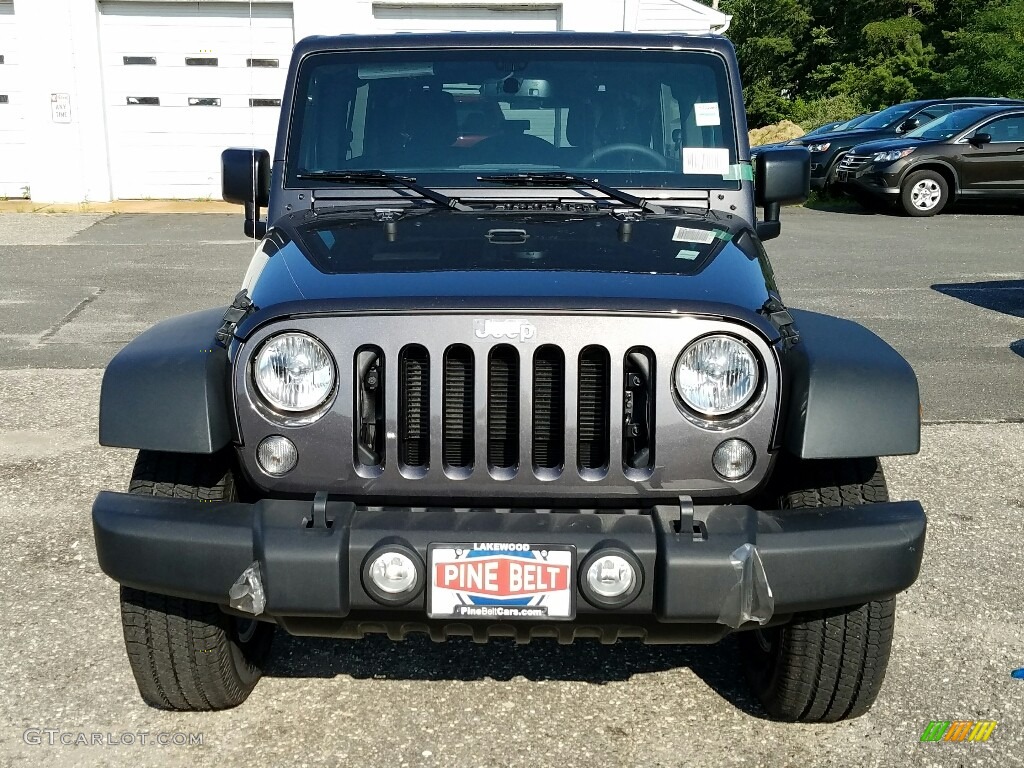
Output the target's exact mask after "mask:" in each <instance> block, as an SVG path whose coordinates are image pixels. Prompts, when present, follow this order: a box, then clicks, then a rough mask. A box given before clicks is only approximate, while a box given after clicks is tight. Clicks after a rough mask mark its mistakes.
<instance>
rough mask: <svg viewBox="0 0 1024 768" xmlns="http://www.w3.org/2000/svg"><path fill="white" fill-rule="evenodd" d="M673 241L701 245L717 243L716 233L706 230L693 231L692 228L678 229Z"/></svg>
mask: <svg viewBox="0 0 1024 768" xmlns="http://www.w3.org/2000/svg"><path fill="white" fill-rule="evenodd" d="M672 239H673V240H675V241H676V242H677V243H701V244H703V245H711V244H712V243H713V242H715V233H714V232H709V231H708V230H706V229H692V228H690V227H676V231H675V234H674V235H672Z"/></svg>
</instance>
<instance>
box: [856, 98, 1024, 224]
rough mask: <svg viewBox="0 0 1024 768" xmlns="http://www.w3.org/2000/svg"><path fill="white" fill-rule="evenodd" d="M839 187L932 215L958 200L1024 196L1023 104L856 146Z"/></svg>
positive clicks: (952, 117) (973, 112)
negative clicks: (950, 202)
mask: <svg viewBox="0 0 1024 768" xmlns="http://www.w3.org/2000/svg"><path fill="white" fill-rule="evenodd" d="M836 184H837V186H838V187H839V188H841V189H843V190H844V191H848V192H849V193H850V194H851V195H852V196H853V197H855V198H858V199H859V200H861V201H863V202H864V203H865V204H867V205H869V206H870V204H871V202H872V201H887V202H893V201H899V203H900V205H901V206H902V208H903V210H904V211H906V212H907V213H908V214H909V215H911V216H934V215H935V214H937V213H939V212H940V211H941V210H942V209H943V208H944V207H945V205H946V203H948V202H949V201H951V200H956V199H959V198H986V199H1022V198H1024V105H1022V106H1020V107H974V108H971V109H963V110H959V111H957V112H951V113H949V114H947V115H946V116H945V117H940V118H938V119H937V120H934V121H932V122H930V123H928V124H926V125H923V126H921V127H920V128H917V129H915V130H913V131H910V132H908V133H907V134H905V135H904V136H902V137H900V138H898V139H888V140H886V141H872V142H867V143H865V144H858V145H857V146H855V147H854V148H853V149H851V150H850V151H849V152H848V153H847V154H846V156H845V157H843V159H842V160H841V161H840V163H839V168H838V170H837V171H836Z"/></svg>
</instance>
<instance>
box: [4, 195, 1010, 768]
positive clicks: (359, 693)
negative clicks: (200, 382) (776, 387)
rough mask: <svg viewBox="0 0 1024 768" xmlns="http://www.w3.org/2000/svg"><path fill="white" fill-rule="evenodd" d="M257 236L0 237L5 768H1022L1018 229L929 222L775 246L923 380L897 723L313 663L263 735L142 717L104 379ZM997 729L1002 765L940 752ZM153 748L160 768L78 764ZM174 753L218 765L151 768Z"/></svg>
mask: <svg viewBox="0 0 1024 768" xmlns="http://www.w3.org/2000/svg"><path fill="white" fill-rule="evenodd" d="M240 231H241V221H240V218H238V217H231V216H219V215H205V216H199V215H195V216H185V215H182V216H170V215H157V216H147V215H134V216H114V217H102V216H87V215H73V216H72V215H69V216H31V215H24V216H22V215H15V214H10V215H4V216H0V288H2V292H0V414H2V421H0V525H2V527H3V536H0V595H2V596H3V605H4V607H5V610H6V613H7V617H8V618H7V623H6V627H4V628H3V629H0V658H2V659H3V660H4V661H5V663H4V664H3V665H2V666H0V701H2V702H4V705H3V706H2V707H0V765H5V766H6V765H25V766H29V765H32V766H34V765H43V764H46V765H150V764H167V765H174V766H195V765H202V764H217V765H225V766H230V765H264V764H265V765H295V766H299V765H353V766H370V765H374V766H375V765H387V766H398V765H439V766H449V765H452V766H463V765H465V766H484V765H495V766H497V765H502V766H504V765H523V766H546V765H555V764H558V765H565V766H573V765H588V766H606V765H607V766H619V765H630V766H632V765H636V766H641V765H642V766H674V765H689V766H704V765H706V766H721V765H737V766H739V765H746V766H760V765H771V766H774V765H801V766H807V765H835V766H846V765H897V764H902V765H942V766H947V765H948V766H960V765H991V766H1010V765H1024V681H1021V680H1013V679H1011V678H1010V670H1011V669H1013V668H1016V667H1022V666H1024V633H1022V631H1021V619H1022V616H1024V575H1022V574H1024V556H1022V554H1021V542H1022V539H1024V479H1022V474H1024V473H1022V470H1024V459H1022V457H1021V453H1020V451H1021V446H1022V445H1024V397H1022V386H1021V385H1022V381H1024V259H1022V257H1021V252H1022V250H1021V232H1022V231H1024V230H1022V219H1021V217H1020V216H1011V215H1001V214H992V215H989V214H985V213H971V214H969V215H961V214H957V215H946V216H941V217H938V218H935V219H928V220H912V219H904V218H897V217H888V216H862V215H856V214H850V213H827V212H822V211H811V210H803V209H800V210H787V211H786V212H785V213H784V228H783V232H784V234H783V236H782V237H781V238H779V239H778V240H775V241H773V242H771V243H769V244H768V245H769V252H770V254H771V256H772V259H773V263H774V265H775V269H776V272H777V273H778V277H779V281H780V283H781V285H782V287H783V295H784V297H785V298H786V300H787V302H788V303H790V304H791V305H793V306H800V307H805V308H809V309H816V310H820V311H826V312H833V313H836V314H841V315H845V316H847V317H851V318H854V319H857V320H859V321H861V322H863V323H865V324H866V325H868V326H869V327H871V328H873V329H874V330H875V331H876V332H878V333H879V334H881V335H882V336H883V337H884V338H886V339H887V340H889V341H890V342H891V343H892V344H894V345H895V346H896V347H897V348H898V349H899V350H900V351H901V352H903V353H904V354H905V355H906V356H907V357H908V358H909V359H910V360H911V362H912V363H913V364H914V366H915V368H916V370H917V372H918V375H919V377H920V379H921V385H922V393H923V400H924V413H925V419H926V421H927V422H928V424H927V426H926V427H925V431H924V444H923V450H922V453H921V455H919V456H917V457H911V458H901V459H895V460H890V461H887V463H886V470H887V472H888V475H889V480H890V487H891V491H892V493H893V495H894V497H897V498H920V499H921V500H922V501H923V502H924V504H925V507H926V509H927V511H928V513H929V515H930V524H931V525H930V531H929V540H928V547H927V550H926V557H925V565H924V569H923V573H922V576H921V579H920V581H919V582H918V584H916V585H915V586H914V587H913V588H912V589H911V590H910V591H909V592H908V593H907V594H906V595H905V596H904V597H903V598H902V599H901V600H900V602H899V609H898V623H897V639H896V642H895V645H894V649H893V658H892V662H891V664H890V671H889V676H888V678H887V682H886V685H885V687H884V688H883V691H882V695H881V698H880V700H879V703H878V704H877V706H876V707H875V708H874V709H873V710H872V711H871V712H870V713H869V714H868V715H867V716H865V717H863V718H861V719H859V720H857V721H854V722H850V723H842V724H838V725H829V726H792V725H780V724H776V723H772V722H769V721H767V720H765V719H764V718H763V714H762V713H761V712H760V711H759V709H758V708H757V706H756V705H755V704H754V703H753V702H752V701H751V699H750V697H749V696H748V695H747V694H746V692H745V689H744V687H743V685H742V684H741V682H740V681H739V668H738V666H737V664H736V663H735V661H734V658H733V646H732V643H731V642H729V641H726V642H725V643H722V644H721V645H719V646H714V647H707V648H704V647H688V648H665V647H645V646H641V645H636V644H622V645H617V646H613V647H602V646H599V645H596V644H593V643H579V644H576V645H573V646H567V647H562V646H558V645H556V644H553V643H551V642H545V641H538V642H535V643H533V644H531V645H528V646H515V645H511V644H506V643H493V644H491V645H487V646H476V645H473V644H471V643H468V642H454V643H449V644H446V645H431V644H430V643H429V642H428V641H426V640H422V639H415V640H409V641H406V642H405V643H401V644H391V643H389V642H387V641H384V640H380V639H374V640H368V641H364V642H362V643H356V644H353V643H347V642H333V641H324V640H309V639H296V638H289V637H284V636H281V635H279V636H278V638H277V639H276V640H275V647H274V652H275V658H274V660H273V662H272V664H271V666H270V669H269V670H268V673H267V675H266V677H265V679H264V680H263V682H261V683H260V685H259V686H258V687H257V689H256V691H255V693H254V694H253V696H252V697H251V699H250V700H249V701H248V702H247V703H246V704H245V705H244V706H242V707H241V708H239V709H236V710H233V711H230V712H222V713H216V714H211V715H181V714H173V713H165V712H158V711H155V710H151V709H148V708H147V707H145V706H144V705H143V704H142V702H141V700H140V699H139V698H138V697H137V694H136V691H135V688H134V683H133V680H132V677H131V672H130V671H129V669H128V665H127V662H126V660H125V657H124V651H123V648H122V643H121V631H120V624H119V621H118V616H117V602H116V593H117V590H116V587H115V586H114V584H113V583H112V582H110V581H109V580H107V579H106V577H104V576H103V575H102V574H101V573H100V572H99V569H98V567H97V564H96V560H95V554H94V552H93V549H92V537H91V526H90V522H89V507H90V503H91V500H92V497H93V496H94V494H95V493H96V492H97V491H98V490H100V489H102V488H123V487H124V486H125V485H126V482H127V478H128V475H129V473H130V469H131V463H132V460H133V455H132V454H131V452H128V451H120V450H108V449H101V448H99V447H98V446H97V445H96V443H95V440H96V411H97V396H98V391H99V382H100V376H101V368H102V366H103V365H104V364H105V362H106V361H107V360H108V359H109V358H110V356H111V355H112V354H113V353H114V352H115V351H116V350H117V349H118V348H120V346H122V345H123V344H124V343H125V342H126V341H128V340H129V339H130V338H132V337H133V336H134V335H135V334H136V333H138V332H139V331H141V330H142V329H144V328H146V327H147V326H149V325H150V324H152V323H153V322H154V321H156V320H159V319H161V318H163V317H167V316H169V315H172V314H177V313H180V312H184V311H189V310H192V309H198V308H203V307H207V306H213V305H217V304H223V303H226V301H227V300H229V299H230V297H231V296H232V295H233V293H234V291H235V289H236V286H237V284H238V282H239V280H240V278H241V275H242V273H243V271H244V267H245V264H246V263H247V260H248V256H249V254H250V252H251V250H252V245H251V243H249V242H247V241H245V240H244V239H243V238H242V237H241V234H240ZM936 719H941V720H947V719H948V720H953V719H974V720H979V719H985V720H996V721H998V723H999V724H998V726H997V728H996V730H995V732H994V733H993V735H992V738H991V740H990V741H989V742H988V743H987V744H952V743H939V744H921V743H919V741H918V739H919V736H920V734H921V731H922V730H923V729H924V727H925V726H926V725H927V723H928V721H929V720H936ZM26 729H57V730H59V731H60V732H63V733H68V734H72V735H73V736H76V735H77V734H78V733H80V732H84V733H86V734H87V735H89V738H91V734H93V733H100V734H103V735H104V736H103V738H104V739H106V738H107V737H106V734H113V735H115V737H116V738H118V739H120V738H121V737H123V736H124V735H125V734H138V733H140V732H146V733H148V734H150V736H149V737H147V739H148V743H147V745H145V746H143V745H141V744H139V743H138V742H139V741H140V740H141V738H140V737H138V736H136V743H135V744H133V745H118V746H110V745H106V744H103V745H99V744H98V745H93V746H61V745H60V744H59V740H60V736H59V735H57V736H56V739H57V741H58V744H56V745H53V746H50V745H48V744H47V743H46V742H47V739H48V738H49V737H48V735H47V734H45V733H43V734H41V735H40V739H39V740H40V741H42V742H43V743H41V744H38V745H37V744H33V743H26V741H33V738H32V735H31V734H30V735H29V738H28V739H27V740H26V738H25V732H26ZM158 733H185V734H196V733H201V734H202V737H201V738H202V744H201V745H192V746H175V745H173V744H172V745H168V746H155V745H153V741H154V740H155V735H156V734H158Z"/></svg>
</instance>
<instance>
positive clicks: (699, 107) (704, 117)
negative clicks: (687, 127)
mask: <svg viewBox="0 0 1024 768" xmlns="http://www.w3.org/2000/svg"><path fill="white" fill-rule="evenodd" d="M693 116H694V117H695V118H696V120H697V125H698V126H704V125H721V124H722V118H721V117H720V116H719V114H718V102H717V101H709V102H707V103H705V104H694V105H693Z"/></svg>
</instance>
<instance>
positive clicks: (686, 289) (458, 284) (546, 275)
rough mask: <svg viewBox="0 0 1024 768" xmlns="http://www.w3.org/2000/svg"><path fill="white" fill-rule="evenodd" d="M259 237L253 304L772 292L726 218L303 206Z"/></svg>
mask: <svg viewBox="0 0 1024 768" xmlns="http://www.w3.org/2000/svg"><path fill="white" fill-rule="evenodd" d="M270 237H271V239H272V240H273V241H275V242H276V243H278V245H279V249H278V250H277V251H276V253H274V254H273V255H272V256H271V257H270V258H269V259H268V260H267V261H266V264H265V265H264V266H263V268H262V271H261V272H260V273H259V275H258V277H257V278H256V280H255V283H254V284H253V285H252V286H251V288H250V296H251V298H252V300H253V302H254V303H255V304H256V305H257V306H258V307H260V308H267V307H271V306H273V305H277V304H286V303H288V304H294V303H296V302H300V303H301V302H306V303H308V305H309V306H311V307H312V306H313V305H316V304H323V303H325V302H328V303H336V302H337V301H338V300H355V301H357V302H358V303H359V304H360V305H361V306H371V305H372V306H377V307H380V308H388V307H392V306H398V305H402V306H408V305H410V304H418V305H421V306H431V307H440V306H445V305H448V306H467V305H472V304H478V305H481V306H483V305H485V304H486V305H489V306H494V305H499V306H509V307H524V306H527V305H544V306H550V307H556V308H566V307H588V306H589V307H593V308H601V307H607V306H609V305H614V306H616V307H617V308H619V309H630V308H631V307H634V306H637V305H639V304H642V303H644V302H646V301H649V300H668V301H674V302H681V303H686V304H692V303H693V302H707V303H709V304H724V305H735V306H738V307H741V308H743V309H745V310H747V311H749V312H755V311H757V310H758V309H759V308H760V307H761V306H762V305H763V304H764V303H765V301H767V300H768V298H769V292H770V291H774V290H775V286H774V281H773V279H772V274H771V267H770V265H769V264H768V260H767V256H765V254H764V249H763V248H762V247H761V246H760V244H759V243H758V242H757V241H756V239H755V238H754V237H753V236H752V234H751V233H750V231H749V230H748V229H747V228H746V226H745V225H744V224H743V222H741V221H739V220H737V219H723V220H718V221H716V220H711V219H708V218H705V217H703V216H673V215H663V216H662V215H659V216H653V215H649V216H646V217H645V218H643V219H641V220H639V221H633V222H622V221H620V220H618V219H617V218H616V217H614V216H612V215H609V214H608V213H606V212H603V213H596V212H595V213H585V214H578V215H577V214H558V215H556V214H552V213H540V214H526V215H524V214H521V213H503V212H485V213H480V212H472V213H465V212H455V211H447V210H439V209H427V210H425V211H421V212H410V213H405V214H404V215H403V216H401V217H400V218H399V220H398V221H397V222H395V223H393V224H387V223H385V222H382V221H380V220H375V215H374V213H373V212H372V211H369V212H367V211H362V212H358V213H346V214H320V215H317V214H315V213H313V212H309V211H306V212H302V213H299V214H294V215H293V216H291V217H286V219H285V220H283V221H282V222H281V223H280V224H279V225H278V227H276V228H275V230H274V231H273V232H272V233H271V235H270ZM271 250H272V249H271ZM311 311H312V310H311Z"/></svg>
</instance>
